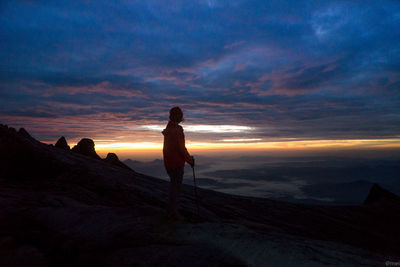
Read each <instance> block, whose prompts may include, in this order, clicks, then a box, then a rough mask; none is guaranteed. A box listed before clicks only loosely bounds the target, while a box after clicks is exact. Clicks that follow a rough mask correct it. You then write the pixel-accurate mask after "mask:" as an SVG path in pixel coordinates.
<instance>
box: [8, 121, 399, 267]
mask: <svg viewBox="0 0 400 267" xmlns="http://www.w3.org/2000/svg"><path fill="white" fill-rule="evenodd" d="M64 139H65V138H64ZM83 140H84V139H83ZM92 142H93V141H90V139H85V141H82V142H80V143H81V145H79V143H78V145H77V148H76V149H74V148H72V150H71V149H69V147H67V146H66V145H65V144H67V141H66V140H65V142H64V140H61V141H60V142H59V145H57V146H53V145H47V144H44V143H41V142H39V141H37V140H35V139H34V138H32V137H31V136H30V135H29V133H28V132H27V131H25V130H24V129H20V130H18V131H16V130H15V129H13V128H9V127H7V126H5V125H0V203H1V205H0V266H94V265H96V266H249V265H250V266H269V265H273V266H283V265H285V266H289V265H290V266H292V265H324V264H332V265H337V266H343V265H368V266H375V265H383V264H384V262H386V261H389V260H390V261H398V260H399V258H398V257H399V256H398V255H400V241H399V238H398V237H399V236H400V227H399V225H400V197H399V196H397V195H395V194H393V193H391V192H389V191H387V190H386V189H384V188H382V187H380V186H379V185H377V184H374V185H373V186H372V187H371V189H370V193H369V195H368V196H367V198H366V200H365V203H364V204H363V205H359V206H322V205H306V204H294V203H287V202H281V201H275V200H270V199H265V198H253V197H240V196H234V195H229V194H224V193H219V192H215V191H211V190H205V189H199V190H198V193H199V194H198V197H199V199H198V200H199V205H200V212H199V213H198V212H197V208H196V199H195V197H194V195H193V187H192V186H189V185H184V186H183V188H182V195H181V211H182V214H183V215H184V217H185V219H184V220H182V221H171V220H169V219H168V218H166V217H165V216H164V215H165V200H166V197H167V189H168V182H167V181H163V180H160V179H156V178H153V177H150V176H147V175H143V174H141V173H140V172H138V170H139V168H138V169H135V166H136V167H139V166H140V163H138V162H135V161H125V162H124V163H122V162H120V161H119V160H118V157H117V155H115V154H110V155H109V156H107V158H106V159H101V158H100V157H98V156H97V157H96V155H97V154H95V153H96V152H95V150H94V143H93V146H92ZM149 164H154V167H155V168H156V167H157V166H159V164H160V161H159V160H158V161H154V162H153V163H149ZM127 165H128V166H127ZM130 167H131V168H133V169H134V170H132V169H131V168H130ZM157 168H158V167H157ZM368 186H369V185H368Z"/></svg>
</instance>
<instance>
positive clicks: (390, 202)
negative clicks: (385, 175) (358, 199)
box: [364, 184, 400, 207]
mask: <svg viewBox="0 0 400 267" xmlns="http://www.w3.org/2000/svg"><path fill="white" fill-rule="evenodd" d="M364 205H368V206H382V207H389V206H397V207H400V197H399V196H397V195H396V194H393V193H392V192H390V191H388V190H386V189H384V188H382V187H381V186H379V185H378V184H373V186H372V187H371V189H370V191H369V195H368V196H367V198H366V199H365V200H364Z"/></svg>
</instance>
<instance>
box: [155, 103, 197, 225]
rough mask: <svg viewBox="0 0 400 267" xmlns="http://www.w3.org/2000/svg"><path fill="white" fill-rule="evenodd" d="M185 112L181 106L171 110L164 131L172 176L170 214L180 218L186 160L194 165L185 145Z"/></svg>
mask: <svg viewBox="0 0 400 267" xmlns="http://www.w3.org/2000/svg"><path fill="white" fill-rule="evenodd" d="M182 121H183V113H182V110H181V109H180V108H179V107H174V108H172V109H171V110H170V111H169V122H168V124H167V127H166V128H165V129H164V130H163V131H162V133H163V135H164V148H163V156H164V166H165V169H166V171H167V173H168V176H169V178H170V181H171V182H170V184H169V195H168V213H169V215H170V216H173V217H175V218H180V217H181V216H180V214H179V212H178V207H179V193H180V189H181V185H182V179H183V171H184V167H185V162H187V163H189V164H190V165H191V166H192V167H193V166H194V158H193V157H192V156H190V154H189V152H188V151H187V149H186V146H185V135H184V134H183V129H182V126H180V125H179V123H180V122H182Z"/></svg>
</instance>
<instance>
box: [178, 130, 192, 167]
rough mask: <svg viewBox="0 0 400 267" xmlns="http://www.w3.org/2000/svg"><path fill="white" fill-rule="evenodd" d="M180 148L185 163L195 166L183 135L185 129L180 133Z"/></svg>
mask: <svg viewBox="0 0 400 267" xmlns="http://www.w3.org/2000/svg"><path fill="white" fill-rule="evenodd" d="M178 148H179V152H180V153H181V155H182V156H183V157H184V159H185V161H186V162H187V163H189V164H190V165H191V166H193V165H194V160H193V157H192V156H190V154H189V152H188V151H187V149H186V146H185V134H184V133H183V129H182V128H180V129H179V131H178Z"/></svg>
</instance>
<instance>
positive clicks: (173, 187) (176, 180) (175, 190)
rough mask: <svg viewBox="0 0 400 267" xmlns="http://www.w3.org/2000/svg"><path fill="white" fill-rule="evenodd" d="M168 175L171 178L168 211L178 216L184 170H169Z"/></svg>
mask: <svg viewBox="0 0 400 267" xmlns="http://www.w3.org/2000/svg"><path fill="white" fill-rule="evenodd" d="M167 173H168V175H169V177H170V183H169V199H168V211H169V212H170V213H174V214H178V208H179V193H180V189H181V184H182V179H183V168H177V169H172V170H167Z"/></svg>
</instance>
